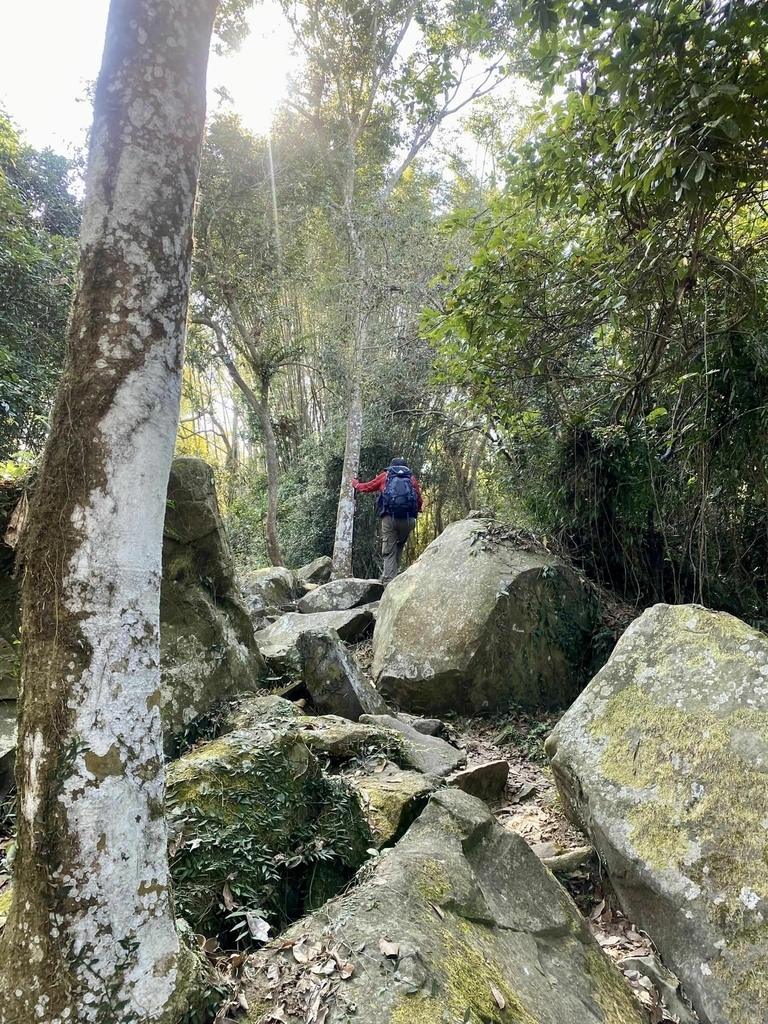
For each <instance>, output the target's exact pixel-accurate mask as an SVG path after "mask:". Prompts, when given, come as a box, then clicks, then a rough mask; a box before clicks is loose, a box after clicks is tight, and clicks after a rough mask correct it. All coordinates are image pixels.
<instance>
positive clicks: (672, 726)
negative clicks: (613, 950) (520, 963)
mask: <svg viewBox="0 0 768 1024" xmlns="http://www.w3.org/2000/svg"><path fill="white" fill-rule="evenodd" d="M546 749H547V752H548V753H549V755H550V757H551V759H552V768H553V770H554V774H555V779H556V781H557V785H558V788H559V790H560V793H561V795H562V798H563V802H564V804H565V808H566V811H567V813H568V815H569V817H570V818H571V819H572V820H573V821H575V822H576V823H578V824H580V825H581V827H582V828H583V829H584V830H585V831H586V832H587V833H588V835H589V836H590V838H591V840H592V842H593V843H594V846H595V848H596V849H597V851H598V852H599V854H600V859H601V861H602V862H603V864H604V865H605V867H606V868H607V871H608V874H609V875H610V878H611V881H612V883H613V886H614V889H615V890H616V892H617V894H618V896H619V898H620V900H621V902H622V905H623V907H624V909H625V911H626V912H627V913H628V915H629V916H630V918H631V919H632V920H633V921H634V922H635V923H636V925H638V926H639V927H641V928H642V929H644V930H645V931H647V932H648V934H649V935H650V936H651V938H652V939H653V941H654V943H655V944H656V946H657V948H658V950H659V952H660V954H661V956H662V958H663V960H664V963H665V964H666V965H667V966H668V967H669V968H671V969H672V970H673V971H674V972H675V973H676V974H677V976H678V977H679V978H680V981H681V982H682V984H683V986H684V988H685V990H686V993H687V994H688V996H689V997H690V999H691V1000H692V1002H693V1005H694V1008H695V1009H696V1010H697V1012H698V1014H699V1018H700V1020H701V1021H702V1024H757V1022H758V1021H762V1020H763V1019H764V1014H765V1007H766V1005H767V1001H768V987H766V986H767V983H766V980H765V979H766V965H767V964H768V927H767V926H766V921H768V637H766V636H765V634H763V633H758V632H757V631H756V630H754V629H751V628H750V627H749V626H747V625H746V624H745V623H743V622H741V621H740V620H739V619H735V618H733V617H732V616H730V615H727V614H725V613H724V612H712V611H709V610H707V609H705V608H701V607H699V606H696V605H682V606H676V607H673V606H669V605H656V606H655V607H653V608H651V609H649V610H648V611H646V612H645V613H644V614H643V615H641V616H640V618H638V619H636V620H635V621H634V622H633V623H632V624H631V625H630V627H629V629H627V630H626V632H625V633H624V635H623V636H622V638H621V639H620V640H619V643H618V644H617V645H616V648H615V650H614V652H613V654H612V655H611V658H610V660H609V661H608V663H607V664H606V665H605V667H604V668H603V669H602V670H601V671H600V672H599V673H598V674H597V675H596V676H595V678H594V679H593V680H592V682H591V683H590V684H589V686H588V687H587V688H586V690H585V691H584V692H583V693H582V695H581V696H580V697H579V699H578V700H577V701H576V703H575V704H574V705H573V706H572V707H571V708H570V709H569V711H568V712H566V714H565V715H564V717H563V718H562V719H561V720H560V722H559V723H558V725H557V727H556V728H555V730H554V732H553V734H552V736H551V737H550V738H549V740H548V741H547V744H546Z"/></svg>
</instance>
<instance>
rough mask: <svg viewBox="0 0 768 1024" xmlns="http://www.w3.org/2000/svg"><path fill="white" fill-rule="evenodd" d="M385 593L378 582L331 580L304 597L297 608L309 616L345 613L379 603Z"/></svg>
mask: <svg viewBox="0 0 768 1024" xmlns="http://www.w3.org/2000/svg"><path fill="white" fill-rule="evenodd" d="M383 593H384V586H383V584H381V583H379V581H378V580H358V579H343V580H331V582H330V583H324V584H323V586H322V587H318V588H317V590H313V591H311V592H310V593H309V594H307V595H306V596H305V597H302V599H301V600H300V601H299V603H298V605H297V607H298V610H299V611H300V612H304V613H305V614H308V615H311V614H312V613H313V612H344V611H346V610H347V609H348V608H357V607H358V606H359V605H361V604H370V603H371V602H373V601H378V600H379V598H380V597H381V595H382V594H383Z"/></svg>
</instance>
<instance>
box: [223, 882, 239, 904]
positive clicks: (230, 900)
mask: <svg viewBox="0 0 768 1024" xmlns="http://www.w3.org/2000/svg"><path fill="white" fill-rule="evenodd" d="M221 897H222V899H223V900H224V906H225V907H226V908H227V910H234V909H235V907H236V906H237V903H235V897H234V896H233V895H232V890H231V889H230V888H229V881H226V882H225V883H224V888H223V889H222V890H221Z"/></svg>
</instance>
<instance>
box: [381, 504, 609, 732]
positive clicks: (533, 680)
mask: <svg viewBox="0 0 768 1024" xmlns="http://www.w3.org/2000/svg"><path fill="white" fill-rule="evenodd" d="M593 614H594V608H593V606H592V602H591V601H590V600H589V599H588V597H587V594H586V592H585V590H584V588H583V586H582V585H581V582H580V581H579V579H578V577H577V576H576V574H575V573H574V572H573V571H572V570H571V569H570V568H569V567H568V566H566V565H563V564H559V563H558V562H557V560H556V559H555V558H554V557H553V556H550V555H546V554H539V553H536V552H533V551H526V550H521V549H520V548H519V547H518V546H516V544H515V541H514V539H512V534H511V533H509V532H508V533H505V532H504V531H499V530H494V529H493V524H492V523H491V521H489V520H484V519H468V520H461V521H459V522H456V523H452V524H451V525H450V526H449V527H448V528H447V529H446V530H445V531H444V532H443V533H442V534H441V535H440V536H439V537H438V538H437V539H436V540H434V541H433V542H432V543H431V544H430V545H429V547H428V548H427V549H426V551H424V553H423V554H422V556H421V558H419V560H418V561H417V562H416V563H415V564H414V565H412V566H410V567H409V568H408V569H407V570H406V571H405V572H404V573H401V574H400V576H398V577H397V578H396V579H394V580H393V581H392V582H391V583H390V584H389V586H388V587H387V589H386V590H385V592H384V596H383V598H382V600H381V605H380V607H379V612H378V617H377V620H376V629H375V632H374V638H373V675H374V680H375V682H376V685H377V687H378V688H379V690H380V691H381V692H382V694H383V695H384V696H385V697H386V698H387V699H390V698H391V699H392V700H394V701H395V703H397V704H398V705H399V706H400V707H402V708H404V709H406V710H408V711H413V712H416V713H420V714H436V715H440V714H443V713H444V712H446V711H460V712H470V713H471V712H475V711H477V710H479V709H480V708H481V707H487V708H490V709H492V710H494V709H503V708H506V707H507V706H508V705H509V703H510V702H511V701H513V702H515V703H518V704H522V705H524V706H526V707H541V706H542V705H546V706H554V705H562V704H565V703H568V702H569V701H570V700H572V699H573V698H574V697H575V696H576V694H577V693H578V690H579V686H580V684H581V683H582V682H583V681H584V680H583V678H582V673H583V669H582V666H583V663H584V660H585V656H586V653H587V650H588V646H589V642H590V638H591V633H592V624H593Z"/></svg>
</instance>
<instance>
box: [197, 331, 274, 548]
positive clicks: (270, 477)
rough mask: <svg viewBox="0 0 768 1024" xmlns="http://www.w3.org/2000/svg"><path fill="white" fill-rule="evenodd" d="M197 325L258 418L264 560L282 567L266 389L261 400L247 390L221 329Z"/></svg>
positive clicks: (266, 385)
mask: <svg viewBox="0 0 768 1024" xmlns="http://www.w3.org/2000/svg"><path fill="white" fill-rule="evenodd" d="M197 322H199V323H204V324H205V325H206V326H207V327H210V328H211V329H212V330H213V332H214V334H215V335H216V340H217V351H218V355H219V358H220V359H221V361H222V362H223V363H224V365H225V366H226V368H227V372H228V373H229V375H230V377H231V378H232V380H233V381H234V383H235V384H236V385H237V386H238V388H239V389H240V392H241V394H242V396H243V398H244V399H245V400H246V402H247V403H248V405H249V406H250V407H251V410H252V411H253V412H254V413H255V414H256V416H257V417H258V420H259V423H260V425H261V432H262V434H263V435H264V454H265V458H266V463H267V557H268V558H269V561H270V564H271V565H283V564H284V563H283V556H282V554H281V553H280V544H279V543H278V540H277V480H278V476H279V467H278V464H277V442H276V440H275V432H274V430H273V429H272V418H271V417H270V415H269V385H268V384H266V383H262V387H261V397H259V396H258V395H257V394H256V393H255V392H254V390H253V388H251V387H249V386H248V383H247V382H246V380H245V378H244V377H243V375H242V374H241V373H240V371H239V370H238V368H237V367H236V366H235V362H234V360H233V359H232V357H231V356H230V354H229V352H228V351H227V349H226V346H225V345H224V340H223V335H222V331H221V328H220V327H218V326H217V325H216V324H214V323H213V322H212V321H210V320H203V319H202V318H200V319H199V320H198V321H197Z"/></svg>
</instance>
